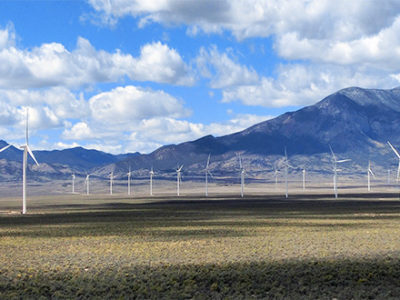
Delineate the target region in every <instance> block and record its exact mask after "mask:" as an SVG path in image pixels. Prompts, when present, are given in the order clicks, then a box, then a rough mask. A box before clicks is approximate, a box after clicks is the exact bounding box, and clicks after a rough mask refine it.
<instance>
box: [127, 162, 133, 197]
mask: <svg viewBox="0 0 400 300" xmlns="http://www.w3.org/2000/svg"><path fill="white" fill-rule="evenodd" d="M126 175H128V195H130V194H131V175H132V172H131V167H130V166H129V172H128V173H127V174H126Z"/></svg>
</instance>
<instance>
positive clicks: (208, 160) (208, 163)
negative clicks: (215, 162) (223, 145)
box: [206, 153, 211, 169]
mask: <svg viewBox="0 0 400 300" xmlns="http://www.w3.org/2000/svg"><path fill="white" fill-rule="evenodd" d="M210 157H211V153H210V154H208V159H207V166H206V169H208V166H209V165H210Z"/></svg>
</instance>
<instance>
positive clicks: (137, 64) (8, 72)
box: [0, 28, 194, 89]
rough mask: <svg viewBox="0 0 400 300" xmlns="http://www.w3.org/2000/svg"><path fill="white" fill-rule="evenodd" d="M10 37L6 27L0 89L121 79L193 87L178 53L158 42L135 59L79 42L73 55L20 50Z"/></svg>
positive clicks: (54, 49)
mask: <svg viewBox="0 0 400 300" xmlns="http://www.w3.org/2000/svg"><path fill="white" fill-rule="evenodd" d="M12 35H13V32H12V30H11V29H10V28H6V29H5V30H2V31H0V88H5V89H10V88H14V89H19V88H38V87H54V86H65V87H72V88H77V87H81V86H85V85H90V84H95V83H99V82H115V81H118V80H120V79H121V78H123V77H124V76H127V77H128V78H130V79H132V80H137V81H153V82H158V83H169V84H177V85H191V84H193V83H194V78H193V76H192V75H191V74H190V73H191V70H190V68H189V67H188V66H187V65H186V63H185V62H184V61H183V59H182V58H181V56H180V55H179V53H178V52H177V51H176V50H175V49H171V48H169V47H168V46H167V45H165V44H162V43H160V42H154V43H151V44H147V45H144V46H143V47H142V48H141V53H140V56H139V57H137V58H135V57H133V56H132V55H130V54H123V53H121V51H119V50H116V51H115V52H114V53H109V52H106V51H104V50H96V49H95V48H94V47H93V46H92V45H91V43H90V42H89V41H88V40H86V39H84V38H81V37H80V38H78V41H77V46H76V48H75V49H74V50H73V51H68V50H67V49H66V48H65V47H64V46H63V45H62V44H59V43H47V44H43V45H41V46H39V47H35V48H33V49H32V50H24V49H19V48H17V47H16V46H15V45H14V44H13V43H12Z"/></svg>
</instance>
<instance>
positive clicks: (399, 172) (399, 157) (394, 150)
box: [388, 141, 400, 181]
mask: <svg viewBox="0 0 400 300" xmlns="http://www.w3.org/2000/svg"><path fill="white" fill-rule="evenodd" d="M388 144H389V146H390V148H392V150H393V152H394V154H396V156H397V158H398V159H399V166H398V168H397V181H399V178H400V154H399V152H398V151H397V150H396V148H394V147H393V146H392V144H391V143H390V142H389V141H388Z"/></svg>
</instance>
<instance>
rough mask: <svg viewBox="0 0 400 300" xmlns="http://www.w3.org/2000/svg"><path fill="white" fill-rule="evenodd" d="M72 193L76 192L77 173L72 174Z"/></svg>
mask: <svg viewBox="0 0 400 300" xmlns="http://www.w3.org/2000/svg"><path fill="white" fill-rule="evenodd" d="M72 194H75V174H72Z"/></svg>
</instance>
